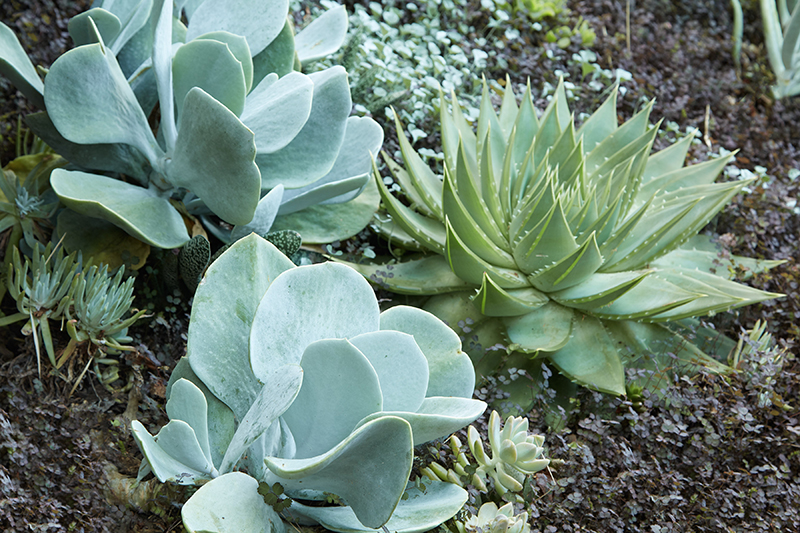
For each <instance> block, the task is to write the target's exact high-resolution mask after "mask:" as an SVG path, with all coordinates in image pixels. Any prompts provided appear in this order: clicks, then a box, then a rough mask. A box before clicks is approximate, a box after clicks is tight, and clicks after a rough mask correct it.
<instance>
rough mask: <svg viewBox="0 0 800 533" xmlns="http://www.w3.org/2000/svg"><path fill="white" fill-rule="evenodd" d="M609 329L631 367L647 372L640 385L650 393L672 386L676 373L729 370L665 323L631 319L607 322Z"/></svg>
mask: <svg viewBox="0 0 800 533" xmlns="http://www.w3.org/2000/svg"><path fill="white" fill-rule="evenodd" d="M604 324H605V327H606V329H607V330H608V332H609V333H610V334H611V336H612V337H613V338H614V339H615V340H616V342H617V346H619V352H620V354H621V355H622V357H623V360H624V361H625V366H626V367H628V368H639V369H644V370H647V371H648V372H647V373H645V374H644V376H642V377H640V378H639V379H638V380H637V381H639V384H640V385H646V386H647V387H648V388H651V390H658V389H659V388H661V387H662V386H665V385H669V384H671V383H672V380H673V377H674V375H675V373H676V372H679V373H694V372H697V370H698V369H700V368H705V369H706V370H707V371H710V372H714V373H725V372H729V371H730V368H729V367H728V366H726V365H724V364H722V363H720V362H719V361H717V360H716V359H714V358H713V357H711V356H709V355H708V354H706V353H705V352H703V351H701V350H700V349H699V348H698V347H697V346H695V345H694V344H693V343H692V342H691V341H690V340H689V339H688V338H686V337H684V336H683V335H679V334H677V333H673V332H672V331H670V330H669V329H667V328H666V327H664V325H662V324H648V323H644V322H634V321H631V320H620V321H606V322H604Z"/></svg>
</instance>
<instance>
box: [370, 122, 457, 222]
mask: <svg viewBox="0 0 800 533" xmlns="http://www.w3.org/2000/svg"><path fill="white" fill-rule="evenodd" d="M394 124H395V128H396V129H397V131H398V132H403V131H404V130H403V125H402V123H401V122H400V119H399V117H398V116H397V113H395V115H394ZM397 139H398V142H399V143H400V153H401V154H402V156H403V163H405V167H406V168H405V171H403V172H395V171H394V170H392V173H393V174H395V176H396V178H397V181H398V182H399V183H400V186H401V187H402V188H403V192H404V193H405V194H408V195H409V197H410V198H411V199H412V200H414V201H415V203H416V204H417V205H421V206H424V208H425V210H426V211H427V212H428V213H431V214H433V216H435V217H436V218H438V219H440V220H441V218H442V216H443V215H442V181H441V180H440V179H439V177H437V176H436V175H435V174H434V173H433V171H432V170H431V169H430V167H428V165H426V164H425V163H424V162H423V161H422V158H421V157H420V156H419V154H418V153H417V152H416V151H415V150H414V148H412V147H411V143H409V142H408V139H406V136H405V134H402V135H400V134H398V137H397ZM384 159H385V160H387V164H388V160H389V158H388V157H384ZM390 169H391V166H390Z"/></svg>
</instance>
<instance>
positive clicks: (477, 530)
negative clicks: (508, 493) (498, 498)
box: [456, 502, 531, 533]
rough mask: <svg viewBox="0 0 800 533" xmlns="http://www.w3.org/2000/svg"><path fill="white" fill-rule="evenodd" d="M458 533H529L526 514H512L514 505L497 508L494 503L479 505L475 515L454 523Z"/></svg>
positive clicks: (529, 527)
mask: <svg viewBox="0 0 800 533" xmlns="http://www.w3.org/2000/svg"><path fill="white" fill-rule="evenodd" d="M456 529H458V532H459V533H530V531H531V526H530V524H529V523H528V513H526V512H522V513H519V514H514V504H513V503H507V504H505V505H503V506H502V507H500V508H499V509H498V508H497V504H495V503H494V502H488V503H484V504H483V505H481V508H480V509H478V514H477V515H472V516H470V517H469V518H468V519H466V520H464V521H463V522H459V521H457V522H456Z"/></svg>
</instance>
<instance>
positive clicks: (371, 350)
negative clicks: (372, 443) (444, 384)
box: [350, 330, 429, 412]
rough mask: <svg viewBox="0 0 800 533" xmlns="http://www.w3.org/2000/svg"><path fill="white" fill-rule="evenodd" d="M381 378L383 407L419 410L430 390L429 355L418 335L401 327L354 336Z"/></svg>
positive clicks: (387, 409) (386, 408) (357, 346)
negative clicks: (396, 329) (395, 329)
mask: <svg viewBox="0 0 800 533" xmlns="http://www.w3.org/2000/svg"><path fill="white" fill-rule="evenodd" d="M350 342H351V343H352V345H353V346H355V347H356V348H358V350H359V351H360V352H361V353H362V354H364V357H366V358H367V360H368V361H369V362H370V364H371V365H372V368H373V369H374V370H375V374H377V376H378V380H379V382H380V389H381V396H382V397H383V406H382V408H381V409H382V410H383V411H412V412H413V411H416V410H417V409H419V406H420V405H422V401H423V400H424V399H425V393H426V391H427V390H428V373H429V372H428V359H427V358H426V357H425V354H423V353H422V350H421V349H420V347H419V346H417V343H416V342H415V341H414V337H413V336H412V335H409V334H408V333H403V332H400V331H385V330H384V331H372V332H370V333H362V334H361V335H358V336H356V337H353V338H352V339H350Z"/></svg>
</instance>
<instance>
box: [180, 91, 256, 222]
mask: <svg viewBox="0 0 800 533" xmlns="http://www.w3.org/2000/svg"><path fill="white" fill-rule="evenodd" d="M179 130H180V135H178V139H177V142H176V144H175V153H174V154H173V157H172V163H171V165H170V166H169V167H168V172H167V176H168V178H169V180H170V181H171V182H172V183H173V184H174V185H175V186H176V187H185V188H187V189H190V190H191V191H192V192H193V193H195V194H196V195H197V196H198V197H199V198H200V199H201V200H203V203H205V204H206V206H208V208H209V209H211V211H212V212H214V214H216V215H217V216H219V217H220V218H221V219H223V220H225V221H226V222H229V223H231V224H238V225H243V224H247V223H249V222H250V221H251V220H252V219H253V215H254V214H255V211H256V206H257V205H258V201H259V199H260V198H261V174H260V173H259V171H258V167H257V166H256V164H255V163H254V159H255V155H256V146H255V142H254V136H253V132H252V131H250V130H249V129H248V128H247V127H246V126H245V125H244V124H242V122H241V121H240V120H239V119H238V118H237V117H236V115H234V114H233V113H232V112H231V111H230V110H229V109H228V108H227V107H225V106H224V105H223V104H221V103H220V102H218V101H217V100H215V99H214V98H213V97H212V96H211V95H209V94H208V93H206V92H205V91H203V90H202V89H200V88H199V87H194V88H193V89H191V90H190V91H189V92H188V93H187V95H186V99H185V102H184V113H183V114H182V115H181V118H180V125H179Z"/></svg>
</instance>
